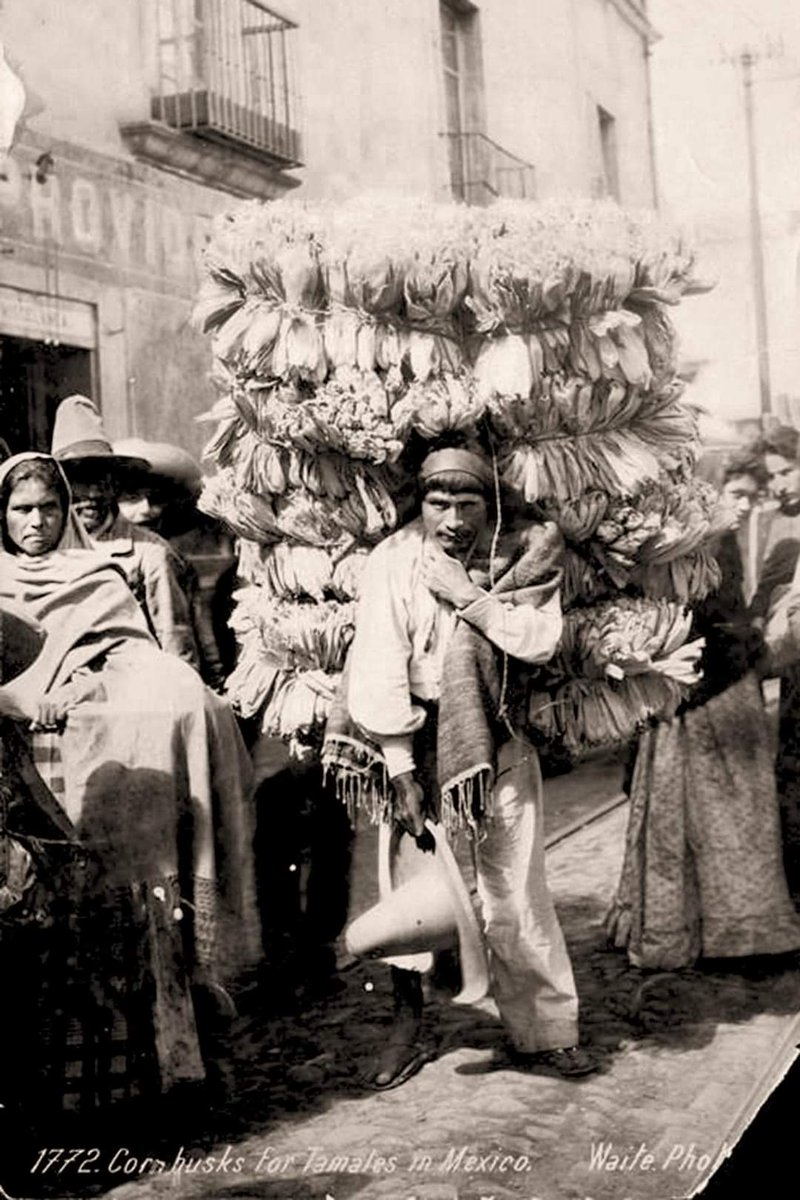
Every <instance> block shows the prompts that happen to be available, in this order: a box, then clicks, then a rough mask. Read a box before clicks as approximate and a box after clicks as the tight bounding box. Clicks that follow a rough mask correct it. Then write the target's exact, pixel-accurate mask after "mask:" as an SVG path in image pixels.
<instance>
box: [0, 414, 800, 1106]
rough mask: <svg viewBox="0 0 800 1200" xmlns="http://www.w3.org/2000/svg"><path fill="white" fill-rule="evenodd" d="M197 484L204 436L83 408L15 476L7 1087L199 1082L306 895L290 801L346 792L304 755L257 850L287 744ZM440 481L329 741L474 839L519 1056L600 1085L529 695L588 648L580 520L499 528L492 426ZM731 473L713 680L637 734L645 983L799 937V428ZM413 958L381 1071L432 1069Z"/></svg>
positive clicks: (382, 783)
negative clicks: (554, 873) (569, 529)
mask: <svg viewBox="0 0 800 1200" xmlns="http://www.w3.org/2000/svg"><path fill="white" fill-rule="evenodd" d="M200 483H201V479H200V472H199V469H198V467H197V466H196V464H195V463H194V462H193V460H192V459H191V457H190V456H189V455H187V454H186V453H185V452H183V451H182V450H180V449H179V448H177V447H173V446H168V445H166V444H162V443H147V442H142V441H140V440H129V441H127V442H125V443H119V444H117V445H113V444H112V443H111V442H110V441H109V439H108V437H107V436H106V434H105V431H104V429H103V425H102V421H101V418H100V414H99V413H98V411H97V409H96V407H95V405H94V404H93V403H92V402H91V401H90V400H89V399H87V398H86V397H83V396H73V397H69V398H67V399H65V400H63V401H62V402H61V404H60V405H59V407H58V409H57V414H56V422H55V428H54V433H53V443H52V450H51V453H50V454H43V453H36V452H22V453H16V454H10V453H9V454H8V455H7V456H6V457H5V461H3V462H2V465H0V526H1V527H2V548H0V567H1V568H2V570H1V571H0V617H1V619H2V624H0V653H1V655H2V658H1V660H0V726H1V732H2V760H1V761H0V766H1V767H2V775H1V776H0V783H1V785H2V787H1V790H0V958H2V962H3V967H4V970H5V976H4V977H5V978H6V979H10V978H13V979H15V980H17V981H18V986H16V987H14V988H5V989H3V991H4V998H3V1004H4V1007H5V1009H6V1012H5V1018H6V1019H4V1020H3V1021H0V1040H2V1039H4V1040H5V1042H6V1045H5V1046H4V1047H3V1053H2V1059H1V1060H0V1061H2V1062H3V1064H4V1066H3V1078H2V1082H1V1084H0V1087H1V1088H2V1090H1V1091H0V1103H3V1104H5V1103H7V1100H8V1098H10V1097H13V1098H14V1100H15V1102H18V1103H22V1104H26V1103H30V1104H31V1106H32V1107H33V1108H34V1109H35V1110H37V1111H39V1112H47V1113H48V1114H50V1115H53V1116H57V1115H58V1114H62V1113H63V1112H64V1111H65V1110H67V1111H74V1112H79V1113H87V1114H91V1113H92V1112H97V1111H98V1110H100V1109H102V1108H103V1107H104V1106H108V1105H110V1104H113V1103H114V1102H115V1101H117V1100H132V1099H134V1098H137V1097H138V1098H144V1099H145V1100H147V1099H148V1098H150V1097H156V1096H161V1095H163V1094H164V1093H165V1092H169V1091H170V1089H172V1088H173V1087H175V1086H176V1085H178V1084H181V1083H192V1082H200V1081H202V1080H203V1079H204V1078H205V1076H206V1072H207V1058H208V1037H209V1030H211V1029H213V1027H214V1024H215V1022H216V1021H221V1020H224V1019H225V1018H226V1017H229V1016H230V1014H231V1012H232V1011H233V999H232V995H231V990H230V986H229V985H230V982H231V981H232V980H235V979H236V977H237V974H240V973H241V972H242V971H243V970H244V969H246V968H247V967H248V966H252V965H253V964H255V963H257V962H258V961H259V959H260V958H262V957H263V955H264V952H265V947H267V948H269V938H268V937H267V936H265V930H267V929H268V928H269V925H270V919H271V915H272V914H271V912H270V909H271V905H272V904H273V903H280V896H279V894H278V891H276V890H275V888H274V887H272V884H271V883H270V879H269V871H264V869H263V860H264V859H266V860H269V859H270V855H271V856H272V858H273V860H274V857H275V855H276V853H277V851H276V844H277V842H278V841H280V836H281V829H282V825H281V813H282V812H284V815H285V811H287V810H290V809H291V808H292V806H293V805H295V806H296V805H297V804H298V803H299V802H300V799H302V798H303V797H305V801H308V803H311V804H312V805H313V804H314V803H315V801H314V800H313V797H314V796H318V795H321V794H322V791H323V775H322V767H321V766H320V764H313V765H312V766H310V767H309V766H308V765H306V768H305V769H304V772H303V773H302V774H297V773H294V774H292V773H291V771H290V769H289V768H288V766H287V762H286V760H285V758H281V756H280V755H277V757H276V758H275V763H273V766H272V767H271V768H270V770H269V771H266V772H264V771H261V772H259V774H260V775H269V776H270V778H268V779H267V780H266V783H264V784H262V786H264V787H267V788H269V789H271V795H272V797H273V798H275V800H274V804H273V807H272V813H273V817H272V820H271V822H270V830H271V837H270V838H268V839H267V840H266V842H265V841H264V840H263V839H262V841H261V842H260V841H259V839H258V837H257V836H256V805H255V801H254V784H255V783H256V782H257V780H256V779H255V778H254V770H253V765H254V757H255V760H256V765H257V764H258V761H259V760H258V753H259V752H258V751H257V752H256V753H255V755H254V754H253V749H254V748H253V746H251V745H248V744H247V741H246V735H247V732H248V731H247V730H246V729H244V730H243V729H242V726H241V723H240V722H238V721H237V719H236V717H235V716H234V714H233V713H232V711H231V709H230V707H229V705H228V704H227V702H226V700H225V696H224V688H225V679H226V676H227V675H228V674H229V673H230V671H231V670H232V668H233V665H234V658H235V647H234V646H233V644H232V641H231V634H230V631H229V629H228V626H227V618H228V616H229V613H230V607H231V595H232V592H233V589H234V586H235V580H236V560H235V553H234V550H235V548H234V545H233V542H232V540H231V539H230V538H229V537H228V536H227V535H226V534H225V532H224V531H222V530H220V529H219V528H218V527H216V526H215V525H214V524H213V523H212V522H210V521H208V520H207V519H206V518H204V517H203V516H202V515H201V514H200V513H199V512H198V511H197V508H196V504H195V502H196V499H197V495H198V491H199V488H200ZM418 483H419V509H418V515H416V516H415V517H414V518H413V519H412V520H411V521H410V522H409V523H408V524H406V525H404V526H403V527H402V528H401V529H399V530H398V531H397V532H395V533H394V534H392V535H391V536H389V537H387V538H386V539H385V540H384V541H383V542H382V543H381V544H380V545H379V546H378V547H376V549H375V550H374V551H373V552H372V554H371V555H370V558H369V561H368V564H367V567H366V570H365V574H364V578H363V581H362V588H361V595H360V600H359V605H358V609H357V615H356V622H355V634H354V640H353V643H352V647H351V651H350V655H349V660H348V666H347V669H346V671H345V673H344V677H343V684H342V687H341V689H340V694H339V696H338V699H337V701H336V703H335V705H334V708H333V712H332V714H331V718H330V720H329V723H328V729H327V733H326V741H325V744H324V746H323V751H322V762H323V764H324V768H325V774H326V777H327V778H328V779H329V781H330V784H329V790H331V791H332V793H334V794H335V793H336V792H337V791H338V792H340V793H342V794H347V795H348V797H350V798H351V799H352V797H353V796H354V795H355V796H360V797H361V798H362V799H363V800H364V802H365V803H368V804H369V806H371V809H372V811H373V813H377V814H378V816H379V817H380V820H381V821H382V822H383V825H384V827H385V828H386V829H387V830H394V831H395V832H400V831H402V832H403V833H404V835H405V836H407V837H409V838H412V839H414V840H416V841H417V842H418V843H419V844H420V845H421V846H423V847H424V846H425V840H426V838H428V837H429V825H428V822H429V821H430V820H434V821H435V822H436V823H437V825H439V826H441V827H442V828H444V829H445V830H447V832H448V834H449V835H452V836H453V837H454V838H455V837H458V836H460V835H461V834H462V833H464V832H465V831H466V832H467V833H469V834H470V835H471V837H472V847H473V853H474V863H475V875H476V881H477V894H478V898H479V902H480V903H479V911H480V920H481V926H482V934H483V937H484V939H485V944H486V947H487V949H488V959H489V964H490V972H491V979H492V989H493V995H494V998H495V1000H496V1002H497V1006H498V1010H499V1013H500V1016H501V1018H502V1020H503V1022H504V1025H505V1027H506V1029H507V1032H508V1036H509V1040H510V1043H511V1050H510V1053H511V1055H512V1057H513V1058H514V1059H515V1061H516V1062H517V1063H519V1064H520V1065H521V1066H523V1067H524V1066H526V1065H527V1064H533V1065H535V1066H536V1068H537V1069H546V1070H550V1071H552V1072H554V1073H556V1074H558V1075H560V1076H564V1077H567V1078H571V1077H577V1076H582V1075H586V1074H588V1073H590V1072H592V1071H593V1070H595V1069H596V1063H595V1061H594V1060H593V1058H592V1055H591V1052H590V1049H587V1048H586V1047H584V1046H582V1045H581V1043H580V1038H579V1033H578V996H577V992H576V987H575V981H574V978H573V973H572V967H571V964H570V960H569V957H568V953H567V949H566V945H565V942H564V938H563V935H562V932H561V929H560V926H559V922H558V918H557V916H556V912H555V909H554V906H553V903H552V900H551V898H550V896H549V893H548V891H547V886H546V881H545V871H544V842H543V828H542V781H541V772H540V768H539V760H538V756H537V751H536V749H535V748H534V746H533V745H532V744H531V743H530V742H529V740H528V739H527V737H526V735H525V732H524V721H523V718H522V716H521V711H522V710H521V708H520V705H521V703H522V700H523V698H524V697H525V695H526V686H527V685H528V680H529V670H530V668H531V667H532V666H534V665H535V664H537V663H541V662H543V661H546V660H547V659H548V658H549V657H550V656H551V655H552V654H553V652H554V650H555V649H556V647H557V645H558V642H559V638H560V635H561V628H562V622H561V610H560V599H559V595H560V584H561V579H562V557H561V556H562V544H561V537H560V534H559V533H558V531H557V529H556V528H555V527H554V526H553V525H551V524H548V523H547V522H543V521H536V520H533V519H532V518H531V517H530V515H526V516H525V517H523V516H522V515H521V514H516V515H515V513H514V510H513V506H512V505H505V503H503V512H502V513H501V511H500V505H499V504H498V497H497V495H496V484H495V477H494V473H493V471H492V465H491V461H490V459H489V458H488V457H487V455H486V454H485V452H484V451H483V450H482V449H481V447H480V446H478V445H476V444H470V443H467V442H463V441H461V442H459V441H458V440H457V439H456V440H455V441H451V443H450V444H444V443H443V444H440V445H437V446H434V448H433V449H431V450H430V451H429V452H428V453H427V455H426V457H425V458H424V460H423V461H422V463H421V466H420V472H419V479H418ZM720 487H721V491H722V493H723V495H724V496H725V497H726V499H727V501H728V506H729V512H730V522H729V528H728V531H727V532H726V533H725V534H724V535H722V537H721V538H720V540H719V543H718V545H716V546H715V547H714V553H715V556H716V558H717V560H718V562H719V564H720V568H721V583H720V585H719V587H718V588H717V589H716V590H715V592H714V593H713V594H712V595H711V596H709V597H708V598H707V599H706V600H704V601H703V602H702V603H699V604H697V605H696V607H695V611H694V629H693V635H692V636H693V637H698V638H703V639H704V651H703V662H702V667H703V670H702V679H701V681H700V682H699V683H698V684H697V685H696V686H695V687H693V688H692V689H691V690H690V691H689V692H688V693H687V695H686V698H685V701H684V703H683V705H682V707H681V709H680V710H679V712H678V713H677V715H676V716H675V717H674V718H673V719H671V720H669V721H659V722H653V723H651V724H650V725H649V726H648V727H647V728H646V729H644V730H643V731H642V733H641V735H640V737H639V739H638V742H637V745H636V747H635V755H634V759H633V766H632V771H631V776H630V781H629V791H630V800H631V803H630V819H629V828H628V834H627V842H626V852H625V860H624V866H623V871H622V875H621V879H620V881H619V887H618V890H617V894H616V898H615V901H614V904H613V906H612V909H611V911H610V912H609V914H608V917H607V929H608V933H609V937H610V939H611V941H612V942H613V943H614V944H615V945H616V946H617V947H618V948H620V949H621V950H625V951H626V952H627V954H628V956H629V958H630V961H631V962H632V963H633V964H634V965H635V966H637V967H643V968H656V969H665V968H666V969H671V968H680V967H684V966H687V965H690V964H692V963H693V962H695V961H696V960H697V959H698V958H701V957H704V958H713V959H740V958H742V957H747V956H751V955H765V954H786V953H790V952H794V951H797V950H800V917H798V915H797V910H798V906H800V732H798V717H800V435H798V433H797V432H796V431H795V430H792V429H788V428H777V429H775V430H773V431H771V432H770V433H768V434H765V435H764V436H763V437H762V438H761V439H759V441H758V442H757V443H755V444H753V445H752V446H750V447H748V448H746V450H742V451H740V452H737V453H736V454H735V455H734V456H732V457H731V459H730V461H729V462H728V463H727V464H726V466H725V472H724V476H723V478H722V480H721V481H720ZM765 498H766V499H768V500H769V503H766V504H764V503H762V500H763V499H765ZM504 500H505V498H503V501H504ZM501 517H502V520H501ZM754 564H755V565H756V568H757V569H756V570H755V571H754ZM770 678H774V679H779V680H780V699H779V706H780V711H779V714H778V718H777V720H773V719H772V714H771V711H770V709H769V706H768V704H767V703H765V681H766V680H768V679H770ZM498 711H500V713H501V719H498V718H497V712H498ZM276 764H277V765H276ZM282 780H283V782H281V781H282ZM309 797H312V799H309ZM305 801H304V802H305ZM337 811H338V813H339V821H338V822H334V825H335V827H336V834H335V837H329V836H328V835H327V834H325V835H323V839H322V840H323V842H324V843H325V844H324V845H323V847H322V851H323V852H322V854H321V855H319V856H318V858H319V859H321V860H323V861H322V865H320V862H319V861H318V862H317V864H316V869H317V870H318V871H322V872H323V873H325V872H327V875H326V878H327V879H328V880H329V882H331V886H330V888H327V889H326V896H325V898H324V900H323V903H322V906H321V908H320V909H319V917H320V921H319V938H318V943H319V944H318V946H317V950H322V951H323V952H324V954H326V955H327V956H328V957H327V958H326V959H325V964H326V966H325V969H327V970H329V971H330V970H331V969H332V967H333V957H332V950H331V945H332V943H333V941H334V939H335V938H336V936H337V935H338V933H339V932H340V930H341V928H342V926H343V925H344V922H345V919H346V910H347V880H346V875H347V862H348V856H347V838H348V833H347V831H345V832H344V833H343V832H342V824H343V823H344V824H346V818H345V816H344V810H343V809H337ZM319 812H321V813H327V814H328V815H327V816H326V817H325V818H324V820H327V821H330V820H331V818H330V809H329V808H328V809H326V808H325V807H324V806H322V807H320V808H319ZM289 824H291V822H289V823H288V824H286V828H288V825H289ZM326 828H327V827H326ZM331 828H333V826H331ZM337 845H338V847H339V849H338V850H337V849H336V848H335V847H336V846H337ZM258 858H262V863H261V870H260V871H257V861H256V860H257V859H258ZM257 875H260V876H261V879H260V883H259V881H258V880H257ZM334 875H335V876H336V878H335V879H334V878H333V876H334ZM259 896H260V900H261V903H260V905H259V903H258V901H259ZM259 909H260V911H259ZM310 919H311V920H312V921H313V919H314V912H313V911H312V913H311V916H310ZM392 963H393V965H392V967H391V971H392V983H393V990H394V997H395V1020H394V1023H393V1026H392V1032H391V1036H390V1037H389V1038H388V1039H387V1043H386V1047H385V1051H384V1053H383V1054H382V1056H381V1057H380V1060H379V1061H378V1062H376V1063H375V1064H374V1069H373V1070H372V1071H371V1072H369V1082H370V1083H371V1084H372V1086H374V1087H375V1088H377V1089H385V1088H388V1087H396V1086H398V1085H399V1084H401V1083H403V1082H405V1080H406V1079H408V1078H409V1077H410V1076H411V1075H412V1074H414V1073H415V1072H416V1071H417V1070H418V1069H419V1068H420V1067H421V1066H422V1065H423V1064H424V1062H425V1060H426V1051H425V1049H424V1047H423V1046H422V1045H421V1043H420V1029H421V1023H422V1008H423V988H422V985H421V980H420V975H419V973H418V970H416V969H415V966H414V963H413V962H412V961H411V960H404V958H403V956H402V955H398V956H397V957H395V958H394V959H393V960H392ZM12 1044H13V1052H12ZM20 1047H23V1048H24V1052H23V1053H20V1052H19V1051H20ZM13 1063H16V1064H19V1067H18V1068H14V1067H12V1066H11V1065H10V1064H13Z"/></svg>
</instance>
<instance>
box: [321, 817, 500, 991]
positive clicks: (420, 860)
mask: <svg viewBox="0 0 800 1200" xmlns="http://www.w3.org/2000/svg"><path fill="white" fill-rule="evenodd" d="M425 826H426V828H427V829H428V831H429V832H430V834H431V837H432V838H433V847H434V848H433V850H423V849H421V848H420V846H419V844H418V842H417V840H416V838H413V837H411V836H410V834H407V833H405V832H404V831H402V830H401V829H400V828H399V827H398V826H395V827H393V828H392V829H390V828H389V827H388V826H383V825H382V826H381V830H380V842H379V851H378V882H379V888H380V895H381V899H380V900H379V901H378V903H377V904H375V905H373V907H372V908H370V909H368V910H367V912H365V913H362V915H361V916H360V917H357V918H356V919H355V920H354V921H353V922H351V924H350V925H349V926H348V927H347V929H346V931H345V944H346V946H347V949H348V951H349V952H350V953H351V954H353V955H356V956H357V957H359V958H363V957H367V958H373V959H381V960H382V961H384V962H388V963H390V964H391V965H392V966H397V967H400V968H403V969H405V970H409V971H420V972H425V971H428V970H430V969H431V967H432V965H433V952H434V951H436V950H444V949H446V948H450V947H457V948H458V953H459V960H460V965H461V991H460V992H459V993H458V995H457V996H454V997H453V999H454V1001H455V1002H456V1003H458V1004H474V1003H475V1002H476V1001H478V1000H480V999H482V997H483V996H485V995H486V992H487V990H488V987H489V975H488V968H487V962H486V952H485V950H484V945H483V938H482V936H481V931H480V929H479V927H478V922H477V919H476V917H475V913H474V910H473V907H472V902H471V900H470V898H469V893H468V891H467V888H466V885H465V883H464V880H463V878H462V876H461V872H460V871H459V869H458V864H457V863H456V860H455V858H454V857H453V852H452V850H451V849H450V846H449V844H448V841H447V838H446V837H445V833H444V830H443V829H442V827H441V825H437V824H435V823H434V822H433V821H426V822H425Z"/></svg>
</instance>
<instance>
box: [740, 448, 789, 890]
mask: <svg viewBox="0 0 800 1200" xmlns="http://www.w3.org/2000/svg"><path fill="white" fill-rule="evenodd" d="M756 449H757V450H758V452H759V453H760V455H761V459H762V462H763V464H764V469H765V471H766V475H767V480H768V486H769V491H770V494H771V495H772V496H773V498H774V499H775V500H776V501H777V505H778V510H777V512H776V513H774V514H773V515H772V520H771V522H770V525H769V528H768V530H767V532H766V537H765V538H764V547H763V550H762V552H761V564H762V565H761V567H760V570H759V583H758V588H757V591H756V594H755V596H754V598H753V603H752V613H753V616H754V618H755V619H756V620H757V621H758V622H759V623H760V625H761V626H762V627H763V630H764V638H765V641H766V643H767V665H766V667H765V671H766V673H767V674H769V675H772V676H778V677H779V678H780V681H781V692H780V716H779V724H778V748H777V758H776V763H775V774H776V779H777V784H778V795H779V797H780V803H781V818H782V822H783V835H784V865H785V867H786V877H787V881H788V883H789V890H790V892H791V893H792V896H793V898H794V901H795V904H796V905H797V906H798V907H800V644H797V643H796V639H795V638H794V636H793V633H792V630H791V627H790V622H789V612H790V608H791V607H792V605H793V603H794V601H793V596H794V594H795V592H796V584H795V583H794V577H795V572H796V569H797V566H798V560H800V433H798V431H797V430H796V429H792V428H790V427H789V426H787V425H780V426H776V427H775V428H774V429H773V430H771V431H770V432H769V433H767V434H764V435H763V436H762V437H761V438H760V439H759V440H758V442H757V443H756Z"/></svg>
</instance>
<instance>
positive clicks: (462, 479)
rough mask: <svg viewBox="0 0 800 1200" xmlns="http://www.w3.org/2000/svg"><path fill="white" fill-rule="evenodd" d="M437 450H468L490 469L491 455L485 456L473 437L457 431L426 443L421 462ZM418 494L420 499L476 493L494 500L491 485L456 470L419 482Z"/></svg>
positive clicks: (485, 453)
mask: <svg viewBox="0 0 800 1200" xmlns="http://www.w3.org/2000/svg"><path fill="white" fill-rule="evenodd" d="M437 450H469V451H470V452H471V453H472V454H477V455H478V456H479V457H480V458H482V459H483V460H484V462H486V463H487V465H488V466H489V467H491V461H492V458H491V454H487V452H486V450H485V449H484V447H483V446H482V445H481V444H480V442H478V441H477V440H476V439H475V438H474V437H472V438H470V437H468V436H467V435H466V434H465V433H460V432H459V431H457V430H452V431H450V432H448V433H444V434H441V435H440V436H439V437H437V438H434V439H432V440H431V441H430V442H428V443H427V445H426V446H425V454H424V456H423V461H424V459H425V458H427V457H428V455H429V454H433V453H435V452H436V451H437ZM421 465H422V464H421V463H420V466H421ZM419 492H420V495H421V496H422V497H425V496H427V495H428V493H429V492H450V493H456V492H478V493H480V495H482V496H483V497H485V499H486V500H494V494H495V493H494V487H493V485H492V484H491V483H489V482H488V481H487V482H486V483H483V482H482V481H481V480H479V479H476V478H475V476H474V475H467V474H464V473H463V472H461V471H457V470H454V471H440V472H439V473H438V474H437V475H434V476H432V477H431V478H430V479H423V480H420V481H419Z"/></svg>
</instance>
